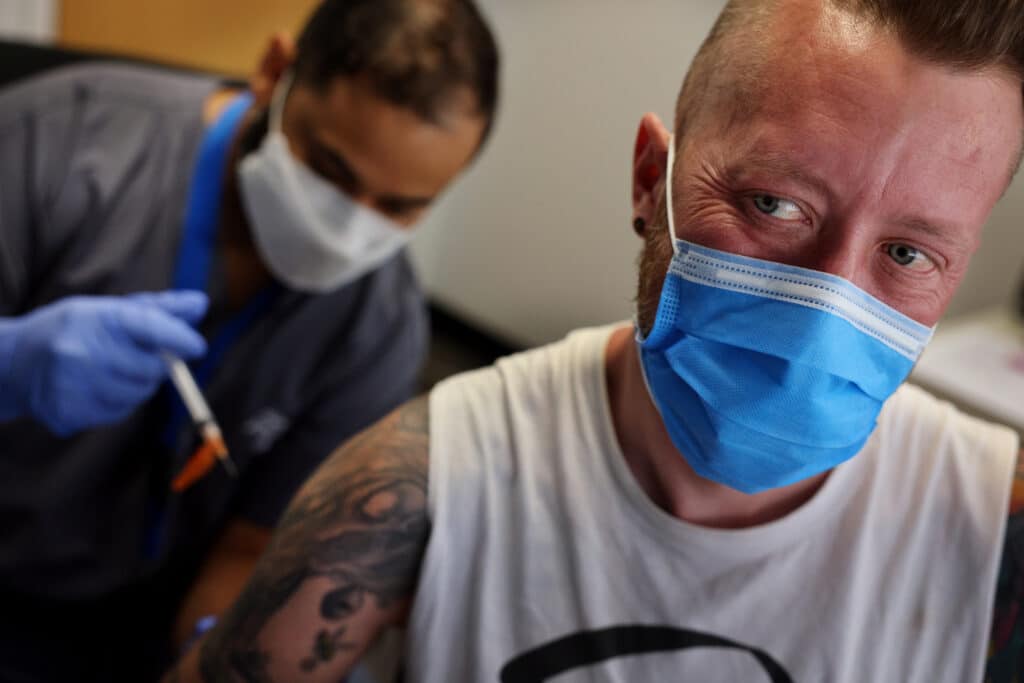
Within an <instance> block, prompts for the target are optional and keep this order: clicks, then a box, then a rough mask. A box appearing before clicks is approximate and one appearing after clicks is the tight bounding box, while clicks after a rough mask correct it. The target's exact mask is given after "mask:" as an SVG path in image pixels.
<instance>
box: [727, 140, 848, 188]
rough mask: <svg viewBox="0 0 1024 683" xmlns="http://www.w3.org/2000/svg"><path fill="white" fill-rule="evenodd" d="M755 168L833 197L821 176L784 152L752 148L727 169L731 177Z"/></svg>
mask: <svg viewBox="0 0 1024 683" xmlns="http://www.w3.org/2000/svg"><path fill="white" fill-rule="evenodd" d="M751 169H753V170H757V171H761V172H766V173H770V174H772V175H779V176H785V177H787V178H789V179H790V180H793V181H796V182H797V183H800V184H801V185H804V186H806V187H809V188H810V189H812V190H813V191H815V192H817V193H818V194H820V195H823V196H825V197H834V196H835V192H833V191H832V187H831V186H830V185H829V184H828V183H827V182H826V181H825V179H824V178H822V177H821V176H819V175H817V174H815V173H813V172H811V171H809V170H807V169H806V168H804V167H803V166H801V165H800V164H798V163H797V162H795V161H793V160H792V159H790V158H789V157H788V156H786V155H785V154H780V153H778V152H766V151H763V150H762V151H758V150H757V149H755V150H753V151H752V152H751V154H750V155H749V156H747V157H745V158H744V159H743V160H741V161H739V162H738V163H736V164H735V165H734V166H733V167H732V168H730V169H729V175H730V176H732V177H736V176H741V175H742V174H743V173H744V172H746V171H749V170H751Z"/></svg>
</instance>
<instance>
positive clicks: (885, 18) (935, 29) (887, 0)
mask: <svg viewBox="0 0 1024 683" xmlns="http://www.w3.org/2000/svg"><path fill="white" fill-rule="evenodd" d="M822 1H823V2H826V3H829V4H831V5H832V6H834V7H838V8H840V9H842V10H845V11H848V12H851V13H853V14H855V15H857V16H861V17H865V18H867V19H869V20H870V21H872V22H873V23H874V24H876V25H877V26H880V27H883V28H885V29H887V30H889V31H892V32H893V34H895V35H896V36H897V37H898V38H899V40H900V42H901V43H902V44H903V45H904V47H906V48H907V49H908V50H909V51H910V52H911V53H912V54H915V55H917V56H919V57H921V58H923V59H927V60H929V61H932V62H935V63H938V64H946V65H949V66H952V67H955V68H961V69H981V68H985V67H990V66H1003V67H1006V68H1008V69H1009V70H1010V72H1011V73H1013V74H1014V75H1016V76H1017V77H1018V78H1020V79H1021V80H1022V81H1024V0H822ZM777 4H778V0H729V2H728V3H727V4H726V6H725V9H724V10H722V14H721V15H720V16H719V18H718V21H717V22H716V23H715V26H714V28H712V30H711V33H710V34H708V37H707V39H706V40H705V41H704V44H703V45H702V46H701V48H700V51H699V52H698V53H697V56H696V57H695V58H694V60H693V64H692V65H691V67H690V71H689V73H688V74H687V76H686V80H685V81H684V83H683V87H682V90H681V91H680V93H679V99H678V101H677V105H676V122H675V123H676V130H677V131H680V132H684V131H685V130H686V124H687V123H688V122H689V121H690V120H691V117H692V116H693V114H694V110H695V108H696V107H697V105H698V103H699V100H700V99H702V98H703V96H704V95H706V94H707V92H708V89H709V88H711V87H712V84H713V81H714V79H713V74H714V73H716V72H717V71H719V70H720V69H721V68H722V67H725V68H728V62H729V61H730V59H731V58H732V51H731V50H730V49H729V48H728V46H727V45H728V42H729V41H728V40H727V39H729V38H732V37H734V36H736V35H737V34H739V33H740V32H742V31H744V30H746V29H747V28H750V27H753V26H756V25H757V24H759V23H760V22H761V21H762V20H763V19H764V18H766V16H767V15H769V14H770V13H771V12H772V11H773V10H774V9H775V7H776V5H777ZM757 42H758V41H750V42H744V44H743V46H742V47H743V50H744V51H747V52H749V51H750V50H756V49H758V48H759V46H758V45H757V44H756V43H757ZM747 59H749V57H747ZM736 77H739V78H742V77H743V74H742V73H741V74H738V75H737V76H736ZM723 87H732V88H738V92H737V94H736V96H737V97H739V96H740V95H741V93H742V92H743V88H742V84H741V83H739V84H738V83H730V84H728V85H723Z"/></svg>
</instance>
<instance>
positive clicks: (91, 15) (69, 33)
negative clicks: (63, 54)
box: [57, 0, 317, 76]
mask: <svg viewBox="0 0 1024 683" xmlns="http://www.w3.org/2000/svg"><path fill="white" fill-rule="evenodd" d="M316 4H317V0H63V2H62V3H61V12H60V17H59V21H58V31H57V40H58V42H59V44H61V45H64V46H67V47H77V48H88V49H96V50H103V51H109V52H115V53H119V54H126V55H132V56H138V57H146V58H149V59H155V60H158V61H163V62H168V63H172V64H180V65H183V66H193V67H199V68H203V69H208V70H212V71H218V72H222V73H226V74H231V75H235V76H245V75H248V74H249V72H250V71H251V70H252V68H253V67H254V65H255V63H256V60H257V59H258V58H259V55H260V53H261V50H262V49H263V47H264V45H265V44H266V40H267V38H268V37H269V36H270V35H271V34H272V33H274V32H276V31H281V30H284V31H288V32H292V33H295V32H297V31H298V30H299V29H300V28H301V26H302V24H303V22H304V20H305V18H306V16H307V15H308V14H309V12H310V11H311V10H312V8H313V7H314V6H315V5H316Z"/></svg>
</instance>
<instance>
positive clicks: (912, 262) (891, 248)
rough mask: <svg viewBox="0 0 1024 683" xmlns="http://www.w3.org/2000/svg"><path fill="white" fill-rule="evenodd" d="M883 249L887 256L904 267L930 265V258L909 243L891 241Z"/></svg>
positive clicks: (918, 267) (926, 266)
mask: <svg viewBox="0 0 1024 683" xmlns="http://www.w3.org/2000/svg"><path fill="white" fill-rule="evenodd" d="M885 251H886V253H887V254H888V255H889V258H891V259H892V260H893V261H895V262H896V263H897V264H898V265H900V266H903V267H904V268H911V267H912V268H916V269H921V268H929V267H931V265H932V260H931V259H930V258H928V256H926V255H925V254H924V253H922V252H921V251H920V250H919V249H915V248H914V247H912V246H910V245H909V244H900V243H899V242H893V243H892V244H889V245H887V246H886V248H885Z"/></svg>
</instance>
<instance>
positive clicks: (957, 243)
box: [896, 216, 966, 251]
mask: <svg viewBox="0 0 1024 683" xmlns="http://www.w3.org/2000/svg"><path fill="white" fill-rule="evenodd" d="M896 223H897V225H900V226H902V227H904V228H906V229H908V230H912V231H914V232H921V233H924V234H926V235H928V236H930V237H933V238H935V239H937V240H939V241H941V242H944V243H945V244H946V245H947V246H949V247H952V248H955V249H958V250H960V251H963V250H965V248H966V247H965V245H964V244H963V241H962V240H958V239H956V238H955V237H954V235H955V234H956V233H957V232H958V230H957V229H956V228H955V227H953V226H951V225H946V224H941V223H935V222H932V221H929V220H928V219H926V218H922V217H920V216H905V217H902V218H900V219H899V220H897V221H896Z"/></svg>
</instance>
